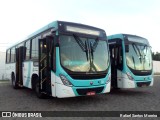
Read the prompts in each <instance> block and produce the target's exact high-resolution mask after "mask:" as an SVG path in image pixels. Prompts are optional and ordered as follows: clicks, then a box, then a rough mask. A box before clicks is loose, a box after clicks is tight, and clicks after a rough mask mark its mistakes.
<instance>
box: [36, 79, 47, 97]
mask: <svg viewBox="0 0 160 120" xmlns="http://www.w3.org/2000/svg"><path fill="white" fill-rule="evenodd" d="M35 91H36V95H37V97H38V98H44V97H45V95H44V94H43V93H42V92H41V91H40V88H39V79H38V78H36V85H35Z"/></svg>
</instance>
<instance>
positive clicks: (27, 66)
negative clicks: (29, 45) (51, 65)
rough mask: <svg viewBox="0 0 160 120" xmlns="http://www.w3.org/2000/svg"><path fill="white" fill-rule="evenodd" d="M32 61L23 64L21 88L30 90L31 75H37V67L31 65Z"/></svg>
mask: <svg viewBox="0 0 160 120" xmlns="http://www.w3.org/2000/svg"><path fill="white" fill-rule="evenodd" d="M33 64H34V63H33V61H25V62H23V86H25V87H27V88H32V81H31V80H32V75H33V74H36V75H38V71H39V69H38V66H34V65H33Z"/></svg>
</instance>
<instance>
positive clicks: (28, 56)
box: [25, 40, 30, 60]
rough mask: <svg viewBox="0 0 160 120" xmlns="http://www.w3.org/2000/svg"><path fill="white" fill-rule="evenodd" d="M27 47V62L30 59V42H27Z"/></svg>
mask: <svg viewBox="0 0 160 120" xmlns="http://www.w3.org/2000/svg"><path fill="white" fill-rule="evenodd" d="M25 47H26V56H25V60H29V59H30V40H28V41H27V42H26V44H25Z"/></svg>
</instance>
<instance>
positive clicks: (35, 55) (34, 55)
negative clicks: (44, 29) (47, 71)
mask: <svg viewBox="0 0 160 120" xmlns="http://www.w3.org/2000/svg"><path fill="white" fill-rule="evenodd" d="M31 58H32V59H35V60H37V59H38V39H37V38H35V39H33V40H32V51H31Z"/></svg>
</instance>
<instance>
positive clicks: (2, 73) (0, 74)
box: [0, 52, 6, 80]
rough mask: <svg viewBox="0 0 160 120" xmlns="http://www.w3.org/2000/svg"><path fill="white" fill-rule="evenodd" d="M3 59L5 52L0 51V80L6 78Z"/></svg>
mask: <svg viewBox="0 0 160 120" xmlns="http://www.w3.org/2000/svg"><path fill="white" fill-rule="evenodd" d="M5 59H6V53H5V52H0V80H6V72H5Z"/></svg>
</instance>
